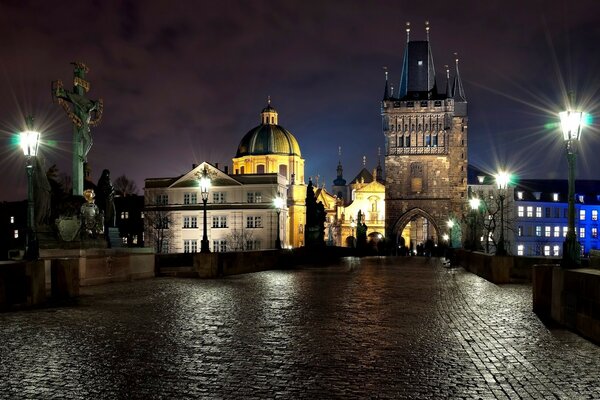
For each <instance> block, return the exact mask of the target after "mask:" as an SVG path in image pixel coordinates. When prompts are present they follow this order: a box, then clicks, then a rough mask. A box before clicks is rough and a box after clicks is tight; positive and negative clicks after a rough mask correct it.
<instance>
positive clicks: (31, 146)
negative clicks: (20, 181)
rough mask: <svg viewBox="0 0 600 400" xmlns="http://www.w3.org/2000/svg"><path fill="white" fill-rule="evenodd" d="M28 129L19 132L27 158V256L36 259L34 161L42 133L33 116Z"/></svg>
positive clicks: (28, 123)
mask: <svg viewBox="0 0 600 400" xmlns="http://www.w3.org/2000/svg"><path fill="white" fill-rule="evenodd" d="M26 124H27V130H25V131H23V132H21V133H20V134H19V142H20V144H21V149H23V154H24V155H25V158H26V160H27V164H26V171H27V235H26V237H25V258H26V259H27V260H36V259H37V258H38V255H39V251H38V244H37V238H36V234H35V211H34V208H33V206H34V200H33V162H34V157H36V156H37V151H38V147H39V144H40V133H39V132H37V131H35V130H34V129H33V117H31V116H29V117H27V118H26Z"/></svg>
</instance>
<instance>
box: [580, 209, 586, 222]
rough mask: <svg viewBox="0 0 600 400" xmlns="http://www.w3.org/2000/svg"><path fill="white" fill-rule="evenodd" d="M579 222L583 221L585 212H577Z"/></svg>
mask: <svg viewBox="0 0 600 400" xmlns="http://www.w3.org/2000/svg"><path fill="white" fill-rule="evenodd" d="M579 220H580V221H585V210H579Z"/></svg>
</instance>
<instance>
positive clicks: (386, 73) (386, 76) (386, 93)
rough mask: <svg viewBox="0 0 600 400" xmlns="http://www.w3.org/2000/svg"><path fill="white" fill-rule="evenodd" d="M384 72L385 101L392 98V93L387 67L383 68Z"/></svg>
mask: <svg viewBox="0 0 600 400" xmlns="http://www.w3.org/2000/svg"><path fill="white" fill-rule="evenodd" d="M383 70H384V72H385V89H384V90H383V99H384V100H389V98H390V92H389V90H388V70H387V67H383Z"/></svg>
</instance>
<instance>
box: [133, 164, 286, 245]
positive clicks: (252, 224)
mask: <svg viewBox="0 0 600 400" xmlns="http://www.w3.org/2000/svg"><path fill="white" fill-rule="evenodd" d="M204 168H206V169H207V171H208V175H209V177H210V178H211V186H210V188H209V192H208V202H207V231H208V240H209V243H210V250H211V251H214V252H223V251H245V250H263V249H274V248H275V240H276V238H277V218H278V217H277V210H276V209H275V207H274V205H273V200H274V199H275V197H277V196H278V195H281V194H283V193H285V192H286V189H287V181H286V179H285V178H284V177H283V176H282V175H279V174H273V173H270V174H269V173H265V174H246V175H230V174H228V170H227V168H226V170H223V171H222V170H220V169H218V168H217V167H216V166H213V165H211V164H208V163H206V162H204V163H202V164H200V165H198V166H194V167H193V168H192V169H191V170H190V171H188V172H187V173H185V174H184V175H181V176H179V177H174V178H150V179H146V180H145V188H144V195H145V205H146V207H145V216H144V219H145V222H146V243H147V245H148V246H154V247H155V249H156V251H158V252H163V253H195V252H199V251H200V241H201V239H202V233H203V223H204V218H203V204H202V198H201V193H200V187H199V184H198V180H199V178H200V176H201V175H202V173H203V171H204ZM287 217H288V208H287V207H286V206H284V207H283V209H282V210H281V214H280V216H279V218H281V219H280V221H285V220H286V219H287ZM280 225H281V226H280V236H281V240H282V245H283V246H287V245H288V240H289V239H288V236H287V227H286V225H285V224H284V223H281V224H280Z"/></svg>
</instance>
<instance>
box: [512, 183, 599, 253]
mask: <svg viewBox="0 0 600 400" xmlns="http://www.w3.org/2000/svg"><path fill="white" fill-rule="evenodd" d="M575 189H576V193H575V231H576V234H577V240H578V241H579V244H580V245H581V252H582V254H583V255H587V254H588V253H589V251H590V250H591V249H598V248H599V247H598V246H599V245H600V242H599V241H598V229H599V228H600V227H599V225H598V214H599V213H600V181H586V180H580V181H576V183H575ZM568 206H569V205H568V182H567V181H566V180H534V179H527V180H521V181H520V182H519V183H518V184H517V186H516V188H515V191H514V214H515V220H514V226H513V229H514V232H515V244H514V246H513V248H512V251H513V254H515V255H523V256H550V257H562V250H563V242H564V240H565V237H566V234H567V229H568V217H567V210H568Z"/></svg>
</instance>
